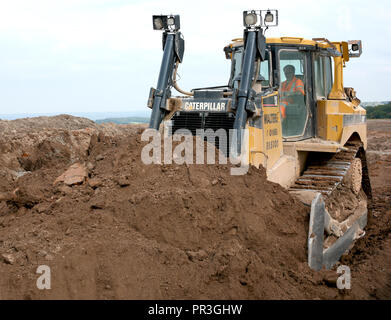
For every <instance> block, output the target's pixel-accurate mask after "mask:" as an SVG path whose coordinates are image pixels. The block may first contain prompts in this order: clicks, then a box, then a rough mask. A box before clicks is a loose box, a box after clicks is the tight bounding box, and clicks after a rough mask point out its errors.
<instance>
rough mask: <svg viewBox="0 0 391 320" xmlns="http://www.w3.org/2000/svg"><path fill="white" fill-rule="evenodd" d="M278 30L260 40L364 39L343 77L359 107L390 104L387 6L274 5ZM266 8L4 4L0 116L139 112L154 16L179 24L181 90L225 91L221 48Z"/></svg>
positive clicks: (230, 1)
mask: <svg viewBox="0 0 391 320" xmlns="http://www.w3.org/2000/svg"><path fill="white" fill-rule="evenodd" d="M269 3H270V7H271V8H272V9H278V10H279V26H278V27H277V28H274V29H269V30H268V31H267V34H266V36H268V37H271V36H299V37H305V38H313V37H326V38H328V39H330V40H331V41H339V40H353V39H361V40H362V41H363V55H362V57H361V58H359V59H355V60H351V61H350V62H349V63H348V64H347V68H346V69H345V83H344V84H345V86H351V87H354V88H355V89H356V90H357V93H358V96H359V98H360V99H361V100H362V101H381V100H391V90H390V89H389V86H390V84H391V61H390V53H389V52H390V50H391V45H390V42H389V39H391V23H390V21H391V5H390V2H389V1H376V2H375V4H373V5H372V4H371V3H370V2H368V1H333V0H332V1H323V2H318V1H304V0H303V1H298V0H296V1H270V2H269ZM260 5H265V6H266V5H268V2H260V1H237V0H227V1H224V5H223V3H220V2H214V1H210V0H208V1H206V0H198V1H191V2H190V1H189V2H188V1H179V0H173V1H170V0H168V1H120V0H117V1H113V0H111V1H108V0H81V1H76V0H56V1H49V0H35V1H31V0H13V1H7V0H0V114H7V113H8V114H9V113H33V112H34V113H39V112H67V111H68V112H100V111H110V110H111V111H143V110H147V109H146V106H145V105H146V100H147V96H148V92H149V88H150V87H151V86H155V85H156V81H157V77H158V72H159V66H160V62H161V56H162V50H161V33H160V32H157V31H153V30H152V18H151V16H152V14H161V13H163V14H165V13H177V14H180V15H181V30H182V32H183V34H184V37H185V40H186V50H185V57H184V62H183V64H182V65H181V66H180V69H179V74H180V76H181V80H180V86H181V87H182V88H183V89H186V90H190V89H191V88H194V87H200V86H209V85H221V84H226V83H227V80H228V75H229V67H230V66H229V62H228V61H227V60H225V57H224V52H223V47H224V46H225V45H226V44H228V43H229V42H230V40H231V39H233V38H236V37H241V36H242V33H243V27H242V11H243V10H248V9H267V7H262V8H261V7H260Z"/></svg>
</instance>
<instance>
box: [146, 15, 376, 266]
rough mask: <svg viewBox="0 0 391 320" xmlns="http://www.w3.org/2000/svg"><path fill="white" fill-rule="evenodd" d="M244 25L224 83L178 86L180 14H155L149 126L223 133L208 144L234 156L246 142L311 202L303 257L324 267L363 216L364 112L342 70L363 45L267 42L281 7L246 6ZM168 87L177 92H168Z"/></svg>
mask: <svg viewBox="0 0 391 320" xmlns="http://www.w3.org/2000/svg"><path fill="white" fill-rule="evenodd" d="M243 24H244V35H243V38H240V39H233V40H232V42H231V43H230V44H228V45H227V46H226V47H225V48H224V52H225V56H226V58H227V59H228V60H230V63H231V72H230V78H229V80H228V84H227V85H223V86H216V87H207V88H197V89H193V90H191V91H184V90H182V89H181V88H179V86H178V83H177V69H178V66H179V64H180V63H181V62H182V61H183V56H184V43H185V42H184V38H183V36H182V34H181V32H180V31H179V30H180V18H179V15H158V16H153V27H154V29H155V30H162V31H163V51H164V53H163V59H162V64H161V69H160V74H159V79H158V83H157V87H156V88H151V90H150V95H149V99H148V106H149V107H150V108H151V109H152V113H151V118H150V123H149V127H150V128H152V129H156V130H164V128H167V127H169V128H170V130H172V132H176V131H177V130H179V129H187V130H188V131H189V132H190V133H191V134H192V135H204V138H205V136H206V135H205V132H211V130H212V131H216V130H220V131H221V130H224V131H226V132H229V133H228V134H227V137H228V141H227V142H224V141H219V140H218V139H216V141H214V142H215V144H216V147H217V148H219V149H220V150H221V151H222V152H224V153H225V154H227V155H228V154H231V155H234V156H236V157H238V156H243V150H244V149H245V148H246V150H247V151H248V152H247V153H246V155H245V158H246V161H247V162H248V163H249V164H250V165H253V166H256V167H259V166H263V167H264V168H265V169H266V172H267V177H268V180H270V181H272V182H276V183H278V184H280V185H281V186H283V187H284V188H286V189H288V190H289V191H290V192H291V193H292V194H295V196H297V197H299V198H300V199H301V200H302V201H303V202H304V203H307V204H308V205H311V217H310V226H309V234H308V263H309V265H310V267H311V268H313V269H315V270H320V269H321V268H323V267H325V268H328V269H329V268H331V267H332V266H334V265H335V264H336V262H337V261H338V260H339V259H340V257H341V255H342V254H343V253H345V252H347V250H349V248H351V246H352V244H353V243H354V241H355V240H356V239H358V238H360V237H363V236H364V235H365V232H364V227H365V226H366V224H367V220H368V207H369V206H368V203H369V201H370V199H371V187H370V181H369V176H368V168H367V163H366V155H365V150H366V148H367V125H366V111H365V109H364V108H362V107H361V106H360V100H359V99H358V98H357V97H356V94H355V91H354V89H353V88H346V87H344V84H343V68H344V67H345V65H346V63H347V62H348V61H349V60H350V59H351V58H354V57H359V56H360V55H361V53H362V43H361V41H359V40H354V41H339V42H331V41H329V40H328V39H326V38H314V39H311V40H309V39H303V38H301V37H279V38H266V37H265V32H266V30H267V29H268V28H269V27H272V26H277V25H278V11H277V10H249V11H244V12H243ZM172 88H175V89H176V90H177V91H179V93H180V94H181V95H180V96H172V95H171V89H172ZM245 131H246V132H247V134H244V132H245ZM244 147H245V148H244Z"/></svg>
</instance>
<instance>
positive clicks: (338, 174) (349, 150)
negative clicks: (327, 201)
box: [289, 142, 362, 195]
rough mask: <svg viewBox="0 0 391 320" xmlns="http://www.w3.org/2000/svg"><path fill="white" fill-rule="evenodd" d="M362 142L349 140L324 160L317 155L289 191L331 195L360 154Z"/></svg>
mask: <svg viewBox="0 0 391 320" xmlns="http://www.w3.org/2000/svg"><path fill="white" fill-rule="evenodd" d="M361 147H362V144H361V142H348V143H347V144H346V145H345V146H344V149H343V150H342V151H340V152H338V153H336V154H333V155H330V157H329V159H327V160H324V159H321V157H319V158H318V159H317V158H316V157H315V158H313V159H310V160H309V163H308V166H307V168H306V169H305V170H304V172H303V173H302V175H301V176H300V177H298V178H297V179H296V181H295V183H294V184H293V185H292V186H291V187H290V188H289V191H306V190H309V191H314V192H320V193H322V194H324V195H330V194H331V193H332V192H333V191H334V190H335V189H336V188H337V187H338V185H340V184H341V183H342V181H343V179H344V177H345V175H346V174H347V172H348V170H349V168H350V166H351V164H352V162H353V160H354V158H356V157H357V156H359V150H360V148H361Z"/></svg>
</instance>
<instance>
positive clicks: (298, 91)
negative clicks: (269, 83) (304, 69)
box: [280, 64, 305, 119]
mask: <svg viewBox="0 0 391 320" xmlns="http://www.w3.org/2000/svg"><path fill="white" fill-rule="evenodd" d="M283 70H284V74H285V77H286V80H285V81H284V82H283V83H281V88H280V93H281V102H280V106H281V116H282V118H283V119H285V118H286V108H287V107H288V106H289V104H293V103H294V97H298V96H299V97H304V95H305V93H304V83H303V81H301V80H300V79H299V78H296V76H295V67H294V66H293V65H291V64H288V65H286V66H285V67H284V69H283Z"/></svg>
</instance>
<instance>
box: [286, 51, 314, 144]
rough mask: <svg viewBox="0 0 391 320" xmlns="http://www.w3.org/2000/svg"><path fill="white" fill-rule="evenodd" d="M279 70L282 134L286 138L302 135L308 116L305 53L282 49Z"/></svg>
mask: <svg viewBox="0 0 391 320" xmlns="http://www.w3.org/2000/svg"><path fill="white" fill-rule="evenodd" d="M279 72H280V76H279V79H280V86H279V94H280V111H281V123H282V135H283V137H285V138H289V137H298V136H302V135H303V134H304V131H305V127H306V123H307V118H308V109H307V106H306V94H305V92H306V91H305V90H306V85H307V84H306V77H305V55H304V53H303V52H300V51H298V50H295V49H281V50H280V51H279Z"/></svg>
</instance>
